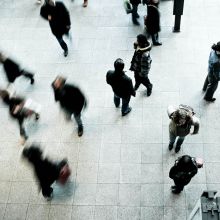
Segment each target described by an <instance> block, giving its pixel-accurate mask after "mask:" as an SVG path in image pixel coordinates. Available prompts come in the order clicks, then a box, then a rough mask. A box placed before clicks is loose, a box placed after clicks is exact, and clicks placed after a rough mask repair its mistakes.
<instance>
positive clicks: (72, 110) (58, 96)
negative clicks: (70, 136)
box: [52, 76, 87, 137]
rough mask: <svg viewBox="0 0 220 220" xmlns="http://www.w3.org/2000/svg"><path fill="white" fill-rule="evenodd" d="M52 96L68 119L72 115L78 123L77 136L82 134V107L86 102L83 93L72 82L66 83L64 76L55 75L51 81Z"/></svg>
mask: <svg viewBox="0 0 220 220" xmlns="http://www.w3.org/2000/svg"><path fill="white" fill-rule="evenodd" d="M52 88H53V90H54V97H55V101H56V102H60V105H61V107H62V109H63V110H64V112H65V113H66V116H67V118H68V119H70V118H71V116H72V115H73V116H74V118H75V121H76V123H77V125H78V136H79V137H81V136H82V135H83V124H82V119H81V112H82V109H83V108H85V107H86V105H87V102H86V98H85V96H84V94H83V93H82V92H81V90H80V89H79V88H77V87H76V86H75V85H73V84H68V83H66V78H64V77H61V76H57V77H56V79H55V80H54V81H53V83H52Z"/></svg>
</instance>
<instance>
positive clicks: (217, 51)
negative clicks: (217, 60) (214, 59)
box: [212, 41, 220, 56]
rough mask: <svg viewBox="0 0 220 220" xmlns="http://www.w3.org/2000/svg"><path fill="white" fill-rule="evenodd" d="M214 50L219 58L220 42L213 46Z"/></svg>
mask: <svg viewBox="0 0 220 220" xmlns="http://www.w3.org/2000/svg"><path fill="white" fill-rule="evenodd" d="M212 49H213V50H214V51H215V53H216V54H217V55H218V56H220V41H219V42H218V43H217V44H213V45H212Z"/></svg>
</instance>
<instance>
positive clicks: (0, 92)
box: [0, 89, 10, 104]
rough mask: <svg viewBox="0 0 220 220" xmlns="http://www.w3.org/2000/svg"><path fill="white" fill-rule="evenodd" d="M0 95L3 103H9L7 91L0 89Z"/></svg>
mask: <svg viewBox="0 0 220 220" xmlns="http://www.w3.org/2000/svg"><path fill="white" fill-rule="evenodd" d="M0 97H1V98H2V100H3V102H4V103H5V104H9V103H10V94H9V92H8V91H6V90H1V89H0Z"/></svg>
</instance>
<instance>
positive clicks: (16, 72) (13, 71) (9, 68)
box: [0, 52, 34, 84]
mask: <svg viewBox="0 0 220 220" xmlns="http://www.w3.org/2000/svg"><path fill="white" fill-rule="evenodd" d="M0 63H2V65H3V68H4V70H5V73H6V76H7V79H8V82H9V83H13V82H14V81H15V80H16V78H17V77H19V76H24V77H26V78H28V79H30V83H31V84H33V83H34V74H33V73H29V72H27V71H26V70H24V69H21V68H20V66H19V65H18V64H17V63H16V62H15V61H13V60H12V59H10V58H8V57H6V56H5V55H4V54H3V53H1V52H0Z"/></svg>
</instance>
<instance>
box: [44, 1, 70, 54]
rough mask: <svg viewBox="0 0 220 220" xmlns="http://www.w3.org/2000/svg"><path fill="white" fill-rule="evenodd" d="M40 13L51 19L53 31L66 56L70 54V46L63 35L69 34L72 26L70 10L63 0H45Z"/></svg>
mask: <svg viewBox="0 0 220 220" xmlns="http://www.w3.org/2000/svg"><path fill="white" fill-rule="evenodd" d="M40 15H41V16H42V17H43V18H44V19H46V20H48V21H49V24H50V28H51V31H52V33H53V35H54V36H55V37H56V39H57V40H58V42H59V44H60V46H61V47H62V49H63V50H64V56H65V57H66V56H67V55H68V47H67V44H66V43H65V41H64V40H63V35H64V34H65V35H69V30H70V26H71V21H70V15H69V11H68V10H67V8H66V7H65V5H64V4H63V3H62V2H59V1H55V0H45V4H44V5H43V6H42V7H41V10H40Z"/></svg>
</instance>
